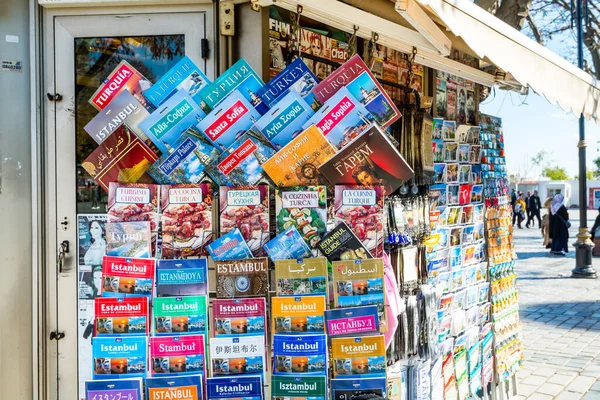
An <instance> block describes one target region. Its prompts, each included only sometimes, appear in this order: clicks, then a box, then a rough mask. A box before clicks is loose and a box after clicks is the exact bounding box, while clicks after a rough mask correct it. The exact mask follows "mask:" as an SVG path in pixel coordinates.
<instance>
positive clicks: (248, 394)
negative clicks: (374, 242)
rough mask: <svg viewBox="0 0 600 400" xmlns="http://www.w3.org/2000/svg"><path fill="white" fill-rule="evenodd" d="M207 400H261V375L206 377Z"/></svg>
mask: <svg viewBox="0 0 600 400" xmlns="http://www.w3.org/2000/svg"><path fill="white" fill-rule="evenodd" d="M206 394H207V400H221V399H233V400H240V399H242V400H263V384H262V377H261V376H260V375H257V376H232V377H228V376H227V377H216V378H207V379H206Z"/></svg>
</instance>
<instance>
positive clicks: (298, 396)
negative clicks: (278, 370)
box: [271, 374, 328, 400]
mask: <svg viewBox="0 0 600 400" xmlns="http://www.w3.org/2000/svg"><path fill="white" fill-rule="evenodd" d="M327 392H328V391H327V377H326V376H311V375H306V374H303V375H302V376H289V375H288V376H286V375H273V376H272V377H271V399H272V400H291V399H294V400H326V399H327Z"/></svg>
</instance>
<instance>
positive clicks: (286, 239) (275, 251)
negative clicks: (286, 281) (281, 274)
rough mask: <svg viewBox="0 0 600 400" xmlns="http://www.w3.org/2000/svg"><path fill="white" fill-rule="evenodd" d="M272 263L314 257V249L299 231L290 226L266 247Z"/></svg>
mask: <svg viewBox="0 0 600 400" xmlns="http://www.w3.org/2000/svg"><path fill="white" fill-rule="evenodd" d="M264 248H265V250H266V252H267V254H268V255H269V257H270V258H271V261H276V260H285V259H290V258H305V257H311V256H312V249H311V248H310V247H309V246H308V245H307V244H306V242H305V241H304V239H303V238H302V236H301V235H300V233H299V232H298V229H296V227H295V226H290V227H289V228H287V229H286V230H285V231H283V232H281V233H280V234H279V235H277V236H275V237H274V238H273V239H272V240H270V241H269V242H267V244H265V245H264Z"/></svg>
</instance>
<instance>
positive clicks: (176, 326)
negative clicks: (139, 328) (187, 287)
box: [152, 296, 208, 337]
mask: <svg viewBox="0 0 600 400" xmlns="http://www.w3.org/2000/svg"><path fill="white" fill-rule="evenodd" d="M207 307H208V300H207V297H206V296H184V297H155V298H154V300H153V301H152V317H153V318H154V335H155V336H166V335H204V337H207V336H208V314H207Z"/></svg>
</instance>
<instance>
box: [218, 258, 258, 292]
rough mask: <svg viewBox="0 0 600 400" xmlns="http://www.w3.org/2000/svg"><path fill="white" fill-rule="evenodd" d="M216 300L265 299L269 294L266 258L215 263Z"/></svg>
mask: <svg viewBox="0 0 600 400" xmlns="http://www.w3.org/2000/svg"><path fill="white" fill-rule="evenodd" d="M215 275H216V279H217V289H216V292H217V298H218V299H231V298H235V297H266V296H267V294H268V293H269V260H268V259H267V258H266V257H261V258H247V259H241V260H235V261H216V262H215Z"/></svg>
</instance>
